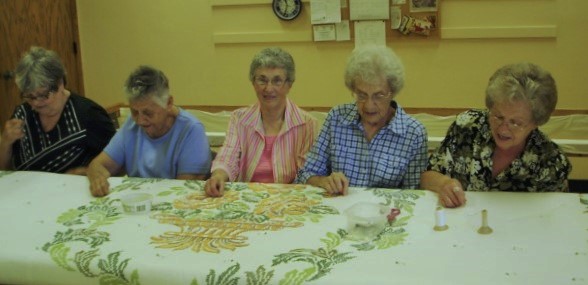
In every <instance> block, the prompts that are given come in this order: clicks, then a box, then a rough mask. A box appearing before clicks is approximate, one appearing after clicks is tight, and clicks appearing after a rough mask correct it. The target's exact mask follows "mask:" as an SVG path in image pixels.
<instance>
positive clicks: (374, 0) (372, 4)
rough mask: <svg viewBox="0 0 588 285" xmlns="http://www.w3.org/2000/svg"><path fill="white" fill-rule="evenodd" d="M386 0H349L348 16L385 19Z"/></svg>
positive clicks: (386, 14) (388, 16)
mask: <svg viewBox="0 0 588 285" xmlns="http://www.w3.org/2000/svg"><path fill="white" fill-rule="evenodd" d="M388 3H389V2H388V0H349V18H350V19H351V20H387V19H389V18H390V15H389V14H388V11H390V9H389V4H388Z"/></svg>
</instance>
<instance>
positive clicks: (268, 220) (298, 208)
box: [151, 183, 322, 253]
mask: <svg viewBox="0 0 588 285" xmlns="http://www.w3.org/2000/svg"><path fill="white" fill-rule="evenodd" d="M246 185H247V187H248V189H245V190H240V191H231V190H229V191H227V192H225V193H224V195H223V196H222V197H219V198H210V197H206V195H205V194H204V193H203V192H201V191H198V192H194V193H191V194H188V195H186V196H184V197H182V198H180V199H177V200H175V201H173V203H172V205H173V208H174V209H173V210H166V211H163V212H158V213H155V214H153V215H152V217H153V218H155V219H157V220H158V221H159V222H160V223H162V224H170V225H174V226H176V227H178V229H179V230H178V231H168V232H165V233H164V234H162V235H159V236H157V237H151V240H152V243H153V244H155V245H156V246H157V247H159V248H167V249H173V250H185V249H191V250H192V251H194V252H201V251H204V252H211V253H219V252H220V251H221V250H223V249H225V250H235V249H237V248H238V247H245V246H247V245H248V243H247V240H248V237H247V236H246V235H244V233H246V232H252V231H278V230H281V229H283V228H295V227H301V226H303V225H304V224H303V222H299V221H295V222H294V221H293V219H292V217H293V216H304V215H309V214H311V213H310V211H311V209H312V207H313V206H316V205H320V204H321V202H322V196H321V195H305V194H304V191H305V189H306V186H304V185H278V184H273V185H268V184H259V183H248V184H246ZM312 191H314V190H311V192H310V193H312ZM255 193H261V194H263V193H267V194H265V195H260V194H255ZM242 195H245V196H247V195H249V196H248V197H251V195H254V196H253V197H257V198H256V199H257V200H256V199H253V200H252V199H245V198H244V197H242ZM187 212H189V213H190V214H189V215H186V213H187ZM312 215H314V216H317V215H318V216H321V214H316V213H314V214H312ZM298 220H301V219H298ZM303 220H304V218H302V221H303Z"/></svg>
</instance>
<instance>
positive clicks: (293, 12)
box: [272, 0, 302, 21]
mask: <svg viewBox="0 0 588 285" xmlns="http://www.w3.org/2000/svg"><path fill="white" fill-rule="evenodd" d="M272 8H273V10H274V14H276V16H278V18H280V19H282V20H287V21H289V20H294V19H295V18H296V17H298V15H300V12H302V0H273V2H272Z"/></svg>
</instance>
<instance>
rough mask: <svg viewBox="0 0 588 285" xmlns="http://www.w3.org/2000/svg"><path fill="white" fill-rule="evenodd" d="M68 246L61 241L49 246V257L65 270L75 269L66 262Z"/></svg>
mask: <svg viewBox="0 0 588 285" xmlns="http://www.w3.org/2000/svg"><path fill="white" fill-rule="evenodd" d="M69 250H70V248H69V247H67V246H65V244H63V243H58V244H55V245H53V246H51V247H50V248H49V255H50V256H51V259H52V260H53V261H54V262H55V263H57V265H59V266H60V267H62V268H63V269H65V270H67V271H75V269H74V268H73V267H71V266H69V264H68V263H67V254H68V253H69Z"/></svg>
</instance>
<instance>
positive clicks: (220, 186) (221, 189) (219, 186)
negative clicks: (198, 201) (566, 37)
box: [217, 181, 225, 197]
mask: <svg viewBox="0 0 588 285" xmlns="http://www.w3.org/2000/svg"><path fill="white" fill-rule="evenodd" d="M217 189H218V196H219V197H220V196H223V195H224V194H225V182H224V181H219V182H218V184H217Z"/></svg>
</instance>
